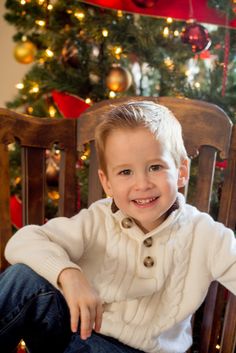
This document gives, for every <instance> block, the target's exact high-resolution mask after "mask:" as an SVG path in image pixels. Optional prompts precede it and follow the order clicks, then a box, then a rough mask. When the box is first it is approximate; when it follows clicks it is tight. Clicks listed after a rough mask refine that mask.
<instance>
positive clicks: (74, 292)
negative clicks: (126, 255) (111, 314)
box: [58, 268, 103, 339]
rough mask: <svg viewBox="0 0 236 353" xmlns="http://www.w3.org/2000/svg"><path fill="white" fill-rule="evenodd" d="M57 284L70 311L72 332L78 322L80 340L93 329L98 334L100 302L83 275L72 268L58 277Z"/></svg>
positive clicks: (100, 313) (100, 314)
mask: <svg viewBox="0 0 236 353" xmlns="http://www.w3.org/2000/svg"><path fill="white" fill-rule="evenodd" d="M58 284H59V287H61V289H62V292H63V295H64V297H65V299H66V302H67V305H68V307H69V310H70V318H71V330H72V332H76V331H77V329H78V322H79V320H80V336H81V338H82V339H87V338H88V337H89V336H90V335H91V332H92V329H93V328H94V329H95V331H97V332H99V331H100V328H101V322H102V312H103V309H102V302H101V300H100V298H99V296H98V294H97V293H96V291H95V289H94V288H92V287H91V286H90V284H89V282H88V281H87V279H86V277H85V276H84V274H83V273H82V272H81V271H79V270H77V269H74V268H67V269H64V270H63V271H62V272H61V273H60V275H59V277H58Z"/></svg>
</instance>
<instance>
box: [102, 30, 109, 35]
mask: <svg viewBox="0 0 236 353" xmlns="http://www.w3.org/2000/svg"><path fill="white" fill-rule="evenodd" d="M102 35H103V37H108V30H107V29H105V28H104V29H103V30H102Z"/></svg>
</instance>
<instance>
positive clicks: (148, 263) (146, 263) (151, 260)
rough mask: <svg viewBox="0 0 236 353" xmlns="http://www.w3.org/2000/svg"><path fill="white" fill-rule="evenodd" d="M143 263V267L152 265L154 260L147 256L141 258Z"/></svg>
mask: <svg viewBox="0 0 236 353" xmlns="http://www.w3.org/2000/svg"><path fill="white" fill-rule="evenodd" d="M143 264H144V266H145V267H152V266H153V265H154V260H153V258H152V257H151V256H147V257H145V259H144V260H143Z"/></svg>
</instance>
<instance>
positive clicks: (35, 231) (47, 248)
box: [5, 210, 93, 288]
mask: <svg viewBox="0 0 236 353" xmlns="http://www.w3.org/2000/svg"><path fill="white" fill-rule="evenodd" d="M91 213H92V212H89V210H82V211H80V213H78V214H77V215H76V216H74V217H72V218H65V217H58V218H54V219H51V220H50V221H48V222H47V223H46V224H44V225H42V226H36V225H28V226H25V227H23V228H21V229H20V230H19V231H17V232H16V233H15V234H14V235H13V237H12V238H11V239H10V240H9V242H8V244H7V246H6V249H5V257H6V259H7V260H8V261H9V262H10V263H11V264H15V263H24V264H26V265H28V266H29V267H31V268H32V269H33V270H34V271H36V272H37V273H38V274H40V275H41V276H43V277H44V278H46V279H47V280H48V281H49V282H51V283H52V284H53V285H54V286H56V287H57V288H58V285H57V279H58V276H59V274H60V273H61V271H62V270H63V269H65V268H68V267H71V268H78V269H80V267H79V265H78V263H79V259H80V257H81V256H82V254H83V252H84V250H85V248H86V246H88V244H89V241H91V237H92V223H93V222H92V219H91V218H92V217H91V216H92V214H91Z"/></svg>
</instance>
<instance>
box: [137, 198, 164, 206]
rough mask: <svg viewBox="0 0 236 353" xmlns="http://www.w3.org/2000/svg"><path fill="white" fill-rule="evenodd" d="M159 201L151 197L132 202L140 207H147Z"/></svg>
mask: <svg viewBox="0 0 236 353" xmlns="http://www.w3.org/2000/svg"><path fill="white" fill-rule="evenodd" d="M157 199H158V197H151V198H148V199H136V200H132V201H133V202H134V203H136V204H137V205H139V206H146V205H150V204H151V203H153V202H154V201H156V200H157Z"/></svg>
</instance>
